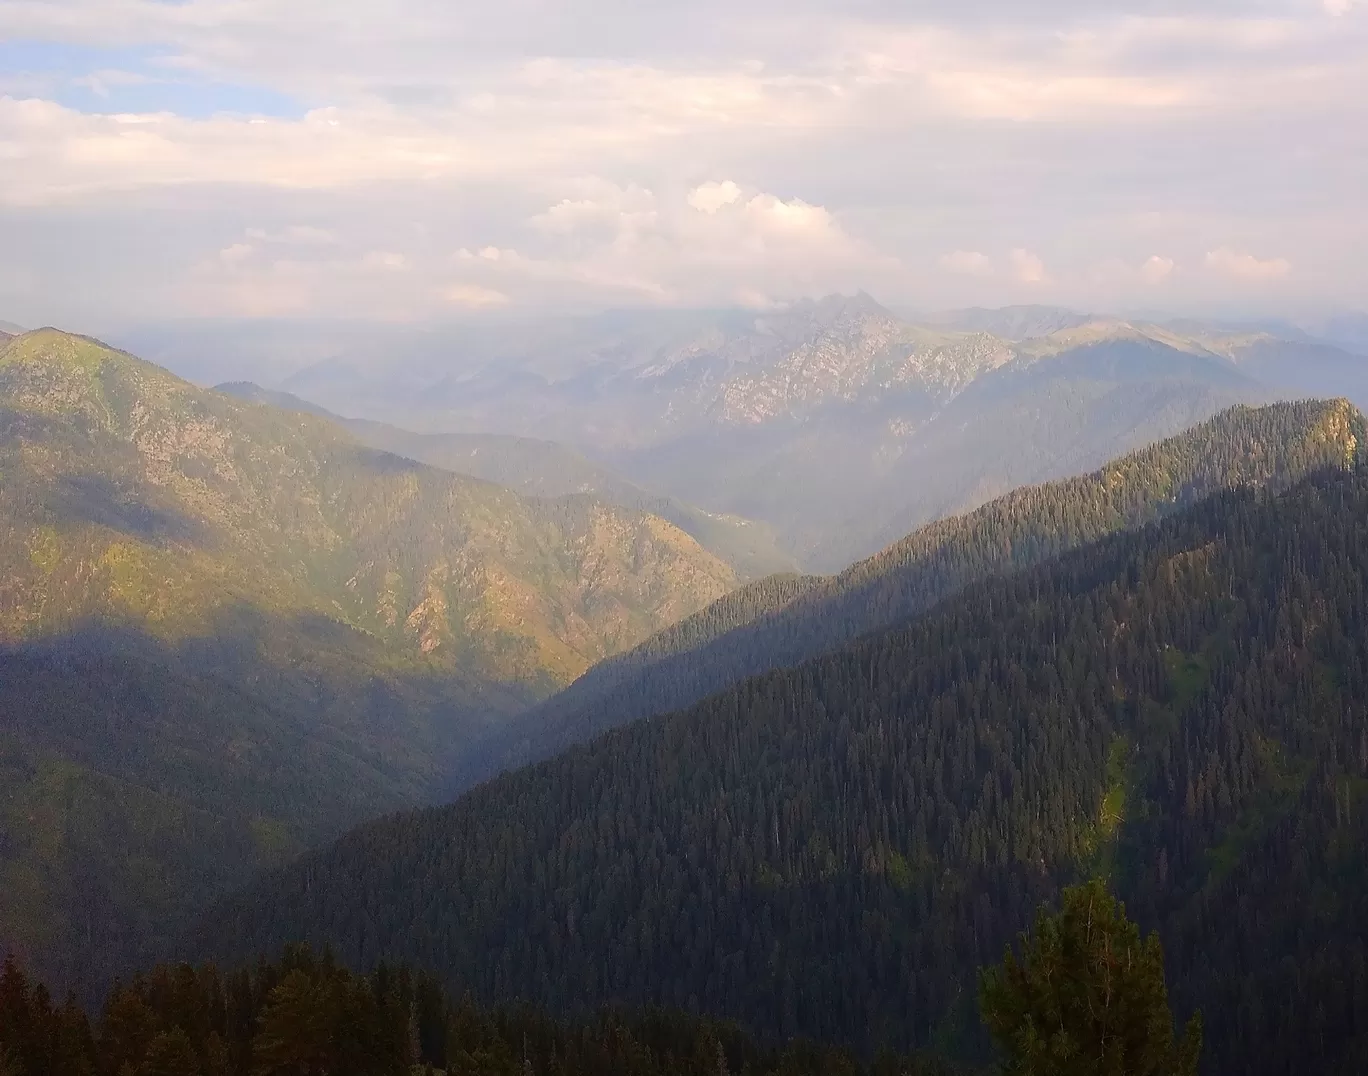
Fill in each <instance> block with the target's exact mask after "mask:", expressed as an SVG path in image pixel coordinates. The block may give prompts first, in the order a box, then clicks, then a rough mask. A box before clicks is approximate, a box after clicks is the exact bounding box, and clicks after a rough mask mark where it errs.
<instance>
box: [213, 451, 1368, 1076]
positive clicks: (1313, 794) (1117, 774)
mask: <svg viewBox="0 0 1368 1076" xmlns="http://www.w3.org/2000/svg"><path fill="white" fill-rule="evenodd" d="M1251 450H1252V446H1251ZM1337 462H1338V466H1336V467H1333V468H1329V469H1325V470H1321V471H1318V472H1317V473H1315V474H1313V475H1311V476H1310V477H1308V478H1306V479H1303V480H1302V481H1300V482H1298V483H1295V484H1294V485H1292V486H1291V487H1290V488H1288V489H1285V490H1281V491H1278V492H1273V491H1270V490H1267V489H1258V488H1242V489H1239V490H1235V491H1229V492H1220V493H1216V494H1214V495H1213V496H1211V497H1209V498H1207V499H1205V500H1203V501H1201V502H1199V503H1198V504H1196V505H1193V506H1190V507H1188V508H1186V509H1184V510H1182V511H1180V512H1177V513H1175V514H1172V515H1170V516H1168V517H1167V518H1165V519H1162V520H1159V521H1157V522H1154V523H1151V524H1149V525H1147V526H1145V527H1143V528H1141V529H1139V530H1136V531H1131V532H1123V533H1120V534H1116V535H1113V536H1111V537H1107V538H1104V539H1102V540H1101V541H1099V542H1096V543H1093V544H1090V545H1086V546H1083V547H1081V548H1079V549H1077V550H1074V551H1072V552H1069V553H1066V554H1064V555H1063V556H1061V557H1060V558H1058V559H1056V560H1053V561H1050V562H1048V563H1046V564H1044V565H1040V566H1037V567H1034V568H1028V569H1024V570H1022V571H1019V572H1017V573H1014V574H1010V575H1007V576H1001V577H997V578H993V579H990V580H987V581H983V582H979V583H975V584H972V585H970V586H968V587H967V588H966V589H965V590H964V591H963V592H961V593H960V594H958V595H956V596H954V597H951V598H949V599H947V600H946V601H944V602H942V603H941V604H940V605H938V606H937V607H936V608H935V609H934V610H932V611H931V612H929V613H928V614H926V615H925V616H923V617H921V618H919V619H917V620H914V621H912V622H910V623H908V624H905V625H903V626H900V627H897V628H895V629H891V630H885V631H883V632H880V633H876V634H872V635H869V636H867V637H865V638H864V639H862V640H860V641H859V642H857V643H855V644H853V645H850V646H848V647H846V648H844V649H840V650H838V651H835V652H833V653H831V654H828V655H824V656H822V657H818V658H815V659H813V660H810V661H808V662H806V663H804V664H801V665H798V666H796V667H793V668H786V669H780V670H774V671H771V672H769V673H766V674H764V675H761V676H757V677H754V678H752V679H749V680H747V681H745V682H743V683H741V684H739V685H736V686H734V687H732V688H730V689H728V690H726V691H724V692H722V693H720V694H717V695H715V696H713V697H711V698H709V699H707V700H705V701H703V702H701V703H699V704H697V705H696V706H694V707H693V708H691V709H689V710H686V711H684V712H681V713H676V714H673V715H670V716H667V717H662V718H659V719H657V720H653V721H649V722H638V723H636V724H634V725H632V726H630V727H627V728H624V729H620V730H617V731H615V732H611V733H609V734H607V735H605V736H603V737H600V738H599V739H598V740H596V741H594V742H593V743H592V744H590V745H588V746H585V747H579V748H575V749H573V750H571V751H569V752H567V753H565V754H563V755H561V756H559V757H557V758H555V759H553V760H551V761H549V762H546V763H542V764H540V765H537V766H532V767H528V768H527V769H524V770H521V771H519V772H516V773H513V774H509V775H505V776H503V777H501V778H498V779H496V780H494V781H492V782H489V783H487V784H485V785H482V786H480V787H479V788H477V789H475V790H473V791H472V792H470V793H468V794H467V795H466V796H465V797H463V798H462V799H461V800H459V801H458V802H457V803H455V804H454V805H452V806H449V807H444V808H440V809H430V810H426V811H421V812H415V813H409V814H405V815H402V816H398V817H395V818H390V819H387V820H384V821H381V822H377V823H373V824H370V825H367V826H365V827H362V828H360V829H358V830H357V831H355V832H353V833H352V834H350V835H348V836H347V837H346V838H344V839H342V840H341V841H339V842H337V843H336V844H334V845H333V846H331V847H329V848H327V849H324V850H321V851H318V852H316V853H311V854H310V855H308V856H306V857H305V858H304V859H303V860H301V861H300V862H298V863H296V864H294V865H291V866H290V867H288V868H284V869H282V870H280V871H278V872H275V873H273V874H272V875H271V876H269V877H267V878H264V879H263V880H262V881H261V882H260V884H258V885H256V886H254V887H253V888H252V889H251V890H249V891H248V892H247V893H246V894H244V895H243V896H242V897H241V898H238V899H234V900H232V901H231V902H229V903H228V904H226V905H225V906H222V907H220V908H217V909H215V910H214V912H213V913H212V917H211V919H210V921H209V924H210V925H209V927H208V928H207V930H206V933H205V934H204V936H203V938H202V945H203V946H204V948H206V949H207V950H210V951H213V952H216V953H217V954H219V955H220V956H225V957H239V956H246V955H248V954H251V953H255V952H260V951H270V950H271V949H272V948H273V947H275V946H276V945H278V944H279V943H280V942H281V941H282V940H283V939H305V940H310V941H313V942H315V943H318V942H323V941H328V942H330V943H332V944H333V945H335V946H336V947H337V948H338V952H339V954H340V955H341V956H342V957H343V958H344V959H345V960H346V961H348V962H354V963H356V964H358V965H363V966H364V965H368V964H370V963H371V962H373V961H375V960H377V959H378V958H380V957H382V956H383V957H406V958H411V959H413V960H420V961H423V962H425V964H427V965H429V966H433V967H434V969H435V970H436V971H438V972H440V973H441V975H442V976H443V977H444V978H445V979H446V980H447V981H449V982H450V983H451V984H453V985H457V986H461V987H470V988H472V989H473V990H475V991H476V992H477V993H478V994H480V995H482V996H484V997H486V998H503V997H514V996H520V997H525V998H529V999H533V1000H535V1001H537V1002H539V1003H543V1004H546V1005H548V1006H550V1007H552V1008H553V1009H555V1010H558V1011H569V1010H576V1009H579V1008H581V1007H583V1006H592V1005H595V1004H597V1003H599V1002H601V1001H605V1000H609V999H611V1000H614V1001H618V1002H629V1003H635V1002H648V1001H649V1002H660V1003H663V1004H666V1005H670V1006H680V1007H685V1008H698V1009H701V1010H705V1011H709V1012H714V1013H720V1014H725V1015H727V1016H730V1017H734V1018H737V1019H740V1020H741V1021H743V1022H744V1023H746V1024H748V1025H749V1026H751V1027H753V1028H755V1029H757V1030H760V1031H764V1032H770V1033H778V1034H790V1033H794V1032H803V1033H806V1034H811V1035H814V1036H816V1037H818V1038H823V1039H829V1040H834V1041H846V1042H849V1043H852V1044H854V1045H856V1046H860V1047H870V1046H875V1045H878V1044H880V1043H882V1042H892V1043H900V1044H904V1045H913V1044H915V1045H935V1046H939V1047H941V1048H945V1049H954V1048H961V1049H972V1047H973V1044H974V1043H975V1041H976V1038H977V1036H978V1032H977V1031H976V1029H975V1025H974V1017H973V1007H974V999H975V974H976V969H977V968H978V967H979V966H981V965H983V964H986V963H990V962H996V960H997V959H999V958H1000V956H1001V953H1002V947H1003V945H1004V943H1005V942H1006V941H1007V940H1008V939H1010V938H1011V937H1012V936H1013V935H1014V934H1015V932H1017V931H1019V930H1022V929H1024V928H1025V927H1026V926H1027V925H1028V924H1029V922H1030V918H1031V915H1032V913H1033V911H1034V909H1035V907H1036V905H1037V904H1038V903H1039V902H1041V901H1042V900H1044V899H1050V898H1052V897H1053V896H1054V895H1055V894H1056V892H1057V889H1058V886H1059V885H1060V884H1061V883H1062V882H1064V881H1067V880H1071V879H1075V878H1078V877H1081V876H1085V875H1088V874H1092V873H1101V874H1104V875H1107V876H1109V877H1110V878H1111V880H1112V881H1113V883H1114V885H1115V886H1116V888H1117V889H1118V890H1119V892H1120V894H1121V895H1122V896H1123V898H1124V899H1125V900H1126V901H1127V907H1128V910H1129V912H1130V913H1131V915H1132V916H1133V917H1135V918H1136V919H1138V920H1139V922H1140V923H1141V924H1142V926H1143V927H1144V928H1145V929H1148V928H1149V927H1151V926H1153V927H1157V928H1158V929H1159V931H1160V934H1161V936H1162V938H1163V941H1164V945H1165V949H1166V956H1167V967H1168V972H1169V978H1170V984H1171V988H1172V995H1173V997H1174V999H1175V1004H1176V1008H1177V1010H1178V1011H1179V1014H1180V1017H1181V1016H1184V1015H1185V1014H1186V1013H1187V1012H1189V1011H1191V1009H1192V1008H1194V1007H1197V1006H1200V1008H1201V1009H1202V1011H1203V1014H1204V1017H1205V1023H1206V1033H1207V1034H1206V1041H1207V1050H1206V1062H1207V1066H1208V1071H1210V1072H1212V1073H1227V1072H1242V1073H1255V1074H1262V1073H1268V1074H1272V1073H1286V1072H1292V1071H1315V1072H1325V1073H1350V1072H1361V1071H1363V1070H1364V1066H1365V1064H1368V1033H1365V1031H1364V1029H1365V1028H1368V802H1365V798H1366V797H1368V624H1366V623H1365V616H1368V613H1365V610H1368V475H1366V474H1365V473H1364V471H1363V470H1361V469H1359V468H1358V467H1357V466H1354V465H1350V463H1349V462H1348V461H1346V460H1345V459H1344V458H1342V457H1341V458H1340V459H1339V460H1338V461H1337Z"/></svg>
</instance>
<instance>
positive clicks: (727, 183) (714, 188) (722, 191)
mask: <svg viewBox="0 0 1368 1076" xmlns="http://www.w3.org/2000/svg"><path fill="white" fill-rule="evenodd" d="M740 197H741V188H740V187H738V186H737V185H736V184H735V183H733V182H732V181H731V180H730V179H725V180H723V181H722V182H721V183H700V184H699V185H698V186H697V187H695V188H694V189H693V190H691V191H690V192H689V205H691V206H693V207H694V208H695V209H697V210H698V211H699V212H700V213H716V212H717V211H718V210H719V209H721V208H722V207H723V206H727V205H732V204H733V203H734V202H736V201H737V199H739V198H740Z"/></svg>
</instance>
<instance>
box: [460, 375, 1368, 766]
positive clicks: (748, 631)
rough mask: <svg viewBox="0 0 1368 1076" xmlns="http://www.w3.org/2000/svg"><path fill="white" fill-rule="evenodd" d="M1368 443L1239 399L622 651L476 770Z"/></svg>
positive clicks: (1339, 426)
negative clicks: (1129, 449)
mask: <svg viewBox="0 0 1368 1076" xmlns="http://www.w3.org/2000/svg"><path fill="white" fill-rule="evenodd" d="M1365 443H1368V425H1365V422H1364V419H1363V416H1362V415H1360V414H1359V412H1358V411H1357V410H1355V409H1354V408H1353V407H1352V406H1350V405H1349V404H1348V403H1347V402H1345V401H1343V400H1337V401H1305V402H1301V403H1283V404H1275V405H1272V406H1269V407H1260V408H1250V407H1236V408H1233V409H1231V410H1229V411H1225V412H1223V413H1221V414H1219V415H1217V416H1216V417H1214V418H1212V419H1211V420H1209V421H1207V422H1204V423H1202V424H1201V425H1199V426H1196V427H1194V428H1193V429H1191V430H1188V431H1187V432H1185V433H1182V434H1179V435H1178V436H1176V437H1172V438H1169V439H1168V440H1165V441H1161V442H1159V443H1158V444H1155V445H1151V446H1150V447H1148V448H1145V449H1142V450H1140V451H1138V452H1135V453H1132V454H1131V455H1128V456H1125V457H1122V458H1121V459H1118V460H1114V461H1113V462H1111V463H1109V464H1107V465H1106V466H1105V467H1103V468H1101V469H1100V470H1098V471H1095V472H1093V473H1092V474H1088V475H1082V476H1080V477H1077V478H1070V479H1065V480H1063V481H1058V482H1051V483H1048V484H1046V485H1041V486H1030V487H1026V488H1024V489H1019V490H1017V491H1015V492H1013V493H1010V494H1008V495H1006V496H1004V497H1001V498H999V499H997V500H994V501H991V502H990V503H988V504H986V505H984V506H983V507H982V508H979V509H978V510H976V511H973V512H970V513H967V514H965V515H962V516H956V517H953V518H950V519H946V520H942V521H940V522H937V523H932V524H930V525H928V526H925V527H922V528H920V529H918V530H916V531H914V532H913V533H912V534H910V535H908V536H907V537H906V538H904V539H902V540H901V541H898V542H896V543H894V544H893V545H891V546H889V547H888V548H887V549H886V550H884V551H883V552H881V553H879V554H877V555H875V556H873V557H870V558H868V559H867V560H864V561H861V562H859V563H857V564H855V565H852V566H851V567H850V568H848V569H846V570H845V571H844V572H841V573H840V574H839V575H835V576H831V577H830V578H827V579H818V578H813V577H778V578H776V579H774V580H762V581H760V582H758V583H756V584H753V585H752V586H750V587H748V588H745V589H744V590H743V591H741V592H738V593H737V594H735V595H729V596H728V597H726V598H722V599H720V600H719V601H718V602H717V603H715V604H714V606H713V607H712V608H711V609H707V610H704V611H703V612H702V613H699V614H697V615H696V616H694V617H692V618H690V619H689V620H688V621H685V622H684V623H682V624H680V625H677V626H676V627H674V628H669V629H666V630H665V631H663V632H660V633H658V634H657V635H656V636H654V637H653V638H651V639H648V640H647V641H646V642H645V643H643V644H641V645H640V646H639V647H637V648H635V649H634V650H632V651H629V652H628V653H626V654H623V655H620V656H619V657H617V658H614V659H611V660H609V661H606V662H602V663H600V664H599V665H597V666H595V667H593V668H592V669H590V670H589V671H588V672H587V673H585V675H584V676H582V677H581V678H580V679H579V680H578V681H576V682H575V683H574V684H573V685H571V686H570V687H569V688H567V689H566V690H565V691H563V692H561V693H560V694H558V695H556V696H553V697H552V698H551V699H549V700H547V701H546V702H544V703H542V704H541V705H539V706H537V707H534V708H533V709H532V710H531V711H530V712H529V713H528V714H526V715H524V716H523V717H521V718H519V719H517V720H515V721H514V722H512V723H511V724H510V725H509V727H508V730H507V731H504V732H500V733H499V734H498V735H497V737H496V740H495V742H494V743H493V744H492V745H491V747H490V748H489V749H488V750H487V751H486V752H484V757H483V758H481V757H479V756H477V757H476V759H475V763H474V765H473V767H467V770H466V771H465V772H467V773H469V774H471V775H473V776H475V777H481V776H488V775H489V774H491V773H493V772H495V771H496V770H497V769H499V768H502V767H503V766H504V765H506V764H507V763H508V762H509V761H510V760H512V761H516V762H523V761H530V760H536V759H539V758H546V757H549V756H550V755H552V754H554V753H555V752H556V751H557V750H560V749H562V748H564V747H567V746H569V745H570V744H573V743H580V742H584V741H586V740H588V739H590V738H591V737H592V736H593V735H595V734H597V733H599V732H602V731H604V730H605V729H608V728H612V727H615V726H618V725H622V724H626V723H627V722H629V721H632V720H634V719H636V718H640V717H646V716H648V715H651V714H658V713H667V712H669V711H672V710H677V709H682V708H683V707H685V706H688V705H692V704H693V703H695V702H697V701H698V700H700V699H702V698H705V697H706V696H708V695H710V694H713V693H714V692H717V691H720V690H722V689H723V688H725V687H726V686H728V685H729V684H734V683H736V682H738V681H740V680H742V679H744V678H745V677H747V676H753V675H756V674H758V673H762V672H764V671H766V670H768V669H774V668H781V667H784V666H788V665H793V664H796V663H798V662H800V661H803V660H805V659H807V658H811V657H814V656H816V655H818V654H822V653H825V652H827V651H830V650H832V649H834V648H836V647H838V646H841V645H844V644H845V643H847V642H849V641H851V640H853V639H855V638H858V637H859V636H861V635H863V634H866V633H868V632H871V631H876V630H879V629H882V628H886V627H888V626H890V625H894V624H897V623H899V622H900V621H903V620H906V619H907V618H909V617H912V616H915V615H917V614H920V613H922V612H925V611H926V610H927V609H930V608H931V607H932V606H933V605H935V604H936V603H937V602H939V601H942V600H943V599H945V598H946V597H949V596H950V595H952V594H955V593H957V592H958V591H960V590H961V589H963V588H964V587H966V586H968V585H970V584H971V583H973V582H974V581H976V580H980V579H984V578H987V577H988V576H991V575H996V574H1000V573H1003V572H1008V571H1017V570H1021V569H1025V568H1029V567H1031V566H1033V565H1036V564H1041V563H1043V562H1045V561H1047V560H1049V559H1050V558H1052V557H1055V556H1058V555H1060V554H1061V553H1064V552H1067V551H1068V550H1071V549H1075V548H1078V547H1080V546H1083V545H1086V544H1087V543H1089V542H1093V541H1097V540H1099V539H1101V538H1103V537H1105V536H1107V535H1109V534H1113V533H1116V532H1118V531H1123V530H1127V529H1131V528H1135V527H1139V526H1143V525H1144V524H1146V523H1149V522H1152V521H1154V520H1157V519H1161V518H1163V517H1164V516H1166V515H1169V514H1172V513H1173V512H1175V511H1179V510H1181V509H1183V508H1185V507H1188V506H1190V505H1192V504H1195V503H1197V502H1199V501H1200V500H1202V499H1203V498H1205V497H1208V496H1210V495H1211V494H1212V493H1215V492H1218V491H1221V490H1225V489H1234V488H1241V487H1250V486H1252V487H1258V488H1267V489H1273V490H1277V489H1284V488H1286V487H1287V486H1288V485H1289V484H1290V483H1292V482H1294V481H1297V480H1298V479H1300V478H1302V477H1304V476H1306V475H1308V474H1311V473H1313V472H1315V471H1317V470H1319V469H1321V468H1325V467H1338V468H1342V467H1347V466H1353V465H1354V463H1355V461H1356V459H1357V455H1358V451H1359V447H1360V446H1362V445H1363V444H1365Z"/></svg>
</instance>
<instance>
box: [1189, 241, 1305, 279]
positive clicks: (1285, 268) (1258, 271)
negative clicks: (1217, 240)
mask: <svg viewBox="0 0 1368 1076" xmlns="http://www.w3.org/2000/svg"><path fill="white" fill-rule="evenodd" d="M1206 267H1207V268H1208V269H1211V270H1213V271H1214V272H1216V273H1219V274H1221V275H1222V276H1226V277H1234V278H1236V279H1239V280H1278V279H1280V278H1282V277H1285V276H1287V275H1288V273H1290V272H1291V271H1292V263H1291V262H1289V261H1288V260H1287V259H1286V258H1256V257H1255V256H1254V255H1253V254H1244V253H1240V252H1237V251H1234V250H1231V249H1230V248H1229V247H1218V248H1217V249H1215V250H1210V251H1207V255H1206Z"/></svg>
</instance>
